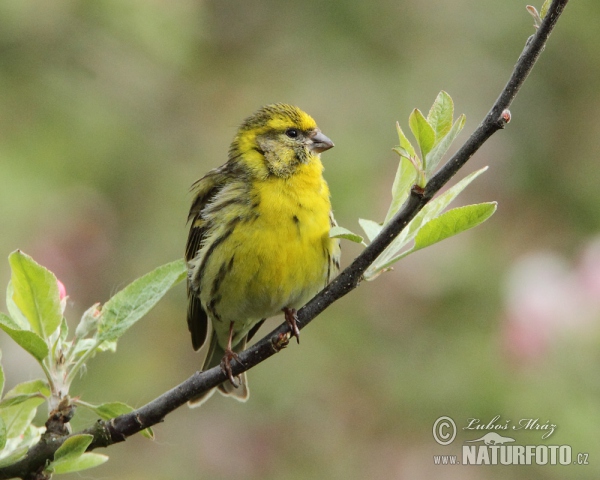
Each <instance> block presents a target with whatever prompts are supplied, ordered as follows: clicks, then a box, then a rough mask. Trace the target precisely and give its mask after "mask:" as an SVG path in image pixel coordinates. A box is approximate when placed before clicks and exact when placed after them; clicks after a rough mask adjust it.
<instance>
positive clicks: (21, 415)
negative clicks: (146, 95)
mask: <svg viewBox="0 0 600 480" xmlns="http://www.w3.org/2000/svg"><path fill="white" fill-rule="evenodd" d="M43 402H44V399H43V398H38V397H35V398H30V399H29V400H26V401H24V402H22V403H19V404H18V405H14V406H12V407H6V408H2V409H0V418H2V420H3V421H4V424H5V425H6V436H7V437H8V438H15V437H18V436H19V435H21V434H22V433H23V432H25V430H27V428H28V427H29V425H30V424H31V421H32V420H33V417H35V413H36V411H37V407H38V406H39V405H40V404H41V403H43Z"/></svg>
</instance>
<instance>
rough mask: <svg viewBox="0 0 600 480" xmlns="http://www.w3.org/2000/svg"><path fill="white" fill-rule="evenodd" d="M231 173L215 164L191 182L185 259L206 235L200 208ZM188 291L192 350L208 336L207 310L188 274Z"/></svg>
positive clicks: (225, 167) (189, 257)
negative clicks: (191, 192)
mask: <svg viewBox="0 0 600 480" xmlns="http://www.w3.org/2000/svg"><path fill="white" fill-rule="evenodd" d="M229 176H230V171H229V169H228V168H227V164H225V165H223V166H221V167H219V168H215V169H214V170H211V171H210V172H208V173H207V174H206V175H205V176H204V177H202V178H201V179H200V180H198V181H197V182H196V183H194V184H193V185H192V191H193V192H194V201H193V203H192V207H191V208H190V213H189V215H188V222H190V223H191V225H190V233H189V235H188V240H187V244H186V247H185V260H186V261H187V262H191V261H193V260H194V258H195V257H196V255H197V254H198V251H199V250H200V248H201V246H202V240H203V239H204V236H205V235H206V230H207V225H206V223H205V221H204V219H203V218H202V210H203V209H204V207H205V206H206V204H207V203H208V202H210V201H211V199H213V198H214V197H215V196H216V195H217V194H218V193H219V191H220V190H221V189H222V188H223V186H224V185H225V184H227V181H228V179H229ZM187 293H188V311H187V322H188V328H189V330H190V333H191V334H192V345H193V346H194V350H198V349H199V348H200V347H202V345H204V342H206V338H207V336H208V329H209V321H208V316H207V315H206V312H205V311H204V309H203V308H202V303H201V302H200V298H199V297H198V292H195V291H194V288H193V286H192V284H191V277H190V276H188V281H187Z"/></svg>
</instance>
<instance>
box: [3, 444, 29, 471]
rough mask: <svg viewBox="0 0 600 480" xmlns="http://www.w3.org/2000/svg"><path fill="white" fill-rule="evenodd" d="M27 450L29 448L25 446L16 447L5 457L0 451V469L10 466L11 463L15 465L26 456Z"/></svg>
mask: <svg viewBox="0 0 600 480" xmlns="http://www.w3.org/2000/svg"><path fill="white" fill-rule="evenodd" d="M28 450H29V447H27V446H23V447H18V448H16V449H15V450H14V451H13V452H11V453H9V454H8V455H7V456H6V457H3V456H2V454H4V453H5V452H4V451H2V450H0V468H3V467H6V466H8V465H12V464H13V463H17V462H18V461H19V460H21V459H22V458H23V457H25V455H27V451H28Z"/></svg>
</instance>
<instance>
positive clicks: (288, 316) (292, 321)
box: [283, 308, 300, 343]
mask: <svg viewBox="0 0 600 480" xmlns="http://www.w3.org/2000/svg"><path fill="white" fill-rule="evenodd" d="M283 313H284V314H285V321H286V322H287V324H288V325H289V326H290V330H291V331H292V335H293V336H294V337H296V341H297V342H298V343H300V329H299V328H298V324H297V321H298V315H297V313H296V309H295V308H284V309H283Z"/></svg>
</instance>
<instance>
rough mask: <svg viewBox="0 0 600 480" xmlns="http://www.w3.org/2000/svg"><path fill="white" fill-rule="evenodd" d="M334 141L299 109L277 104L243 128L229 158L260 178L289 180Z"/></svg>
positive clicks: (244, 123)
mask: <svg viewBox="0 0 600 480" xmlns="http://www.w3.org/2000/svg"><path fill="white" fill-rule="evenodd" d="M332 147H333V142H332V141H331V140H330V139H329V138H327V137H326V136H325V135H324V134H323V133H321V130H319V128H318V127H317V124H316V122H315V121H314V120H313V118H312V117H311V116H310V115H308V114H307V113H305V112H303V111H302V110H300V109H299V108H298V107H294V106H292V105H286V104H282V103H277V104H274V105H267V106H266V107H263V108H261V109H260V110H258V111H257V112H255V113H254V114H253V115H251V116H250V117H248V118H247V119H246V120H244V122H243V123H242V125H241V126H240V128H239V130H238V132H237V134H236V136H235V139H234V140H233V143H232V144H231V149H230V152H229V156H230V158H231V159H235V160H237V161H239V160H240V159H243V161H244V162H245V163H246V164H247V166H248V167H250V169H251V171H252V172H253V174H255V175H256V176H260V177H268V176H270V175H276V176H278V177H284V178H286V177H289V176H291V175H293V174H294V173H295V172H296V170H297V169H298V168H299V167H300V166H302V165H307V164H310V163H311V162H313V161H315V160H316V161H318V157H319V154H320V153H321V152H324V151H325V150H329V149H330V148H332Z"/></svg>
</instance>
